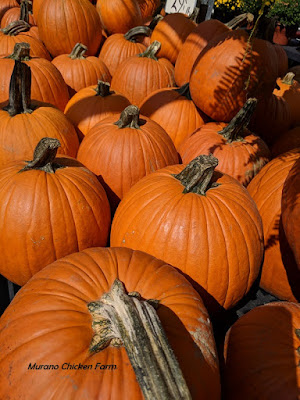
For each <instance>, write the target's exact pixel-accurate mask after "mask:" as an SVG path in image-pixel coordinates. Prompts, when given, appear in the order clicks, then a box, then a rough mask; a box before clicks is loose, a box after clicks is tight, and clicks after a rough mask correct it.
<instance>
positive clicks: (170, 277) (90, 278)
mask: <svg viewBox="0 0 300 400" xmlns="http://www.w3.org/2000/svg"><path fill="white" fill-rule="evenodd" d="M116 278H118V279H119V280H120V281H122V282H123V283H124V285H125V288H126V292H131V293H132V295H133V294H134V293H135V296H136V297H137V293H140V295H141V299H146V300H148V299H156V300H157V301H158V302H159V305H158V308H157V314H158V316H159V319H160V320H161V324H162V325H163V327H164V330H165V332H166V337H167V339H168V342H169V343H170V347H172V348H173V350H174V353H175V356H176V358H177V360H178V363H179V365H180V368H181V370H182V372H183V376H184V378H185V380H186V382H187V385H188V387H189V389H190V392H191V395H190V396H189V397H187V396H186V397H184V398H193V399H202V398H203V399H211V400H220V378H219V367H218V356H217V351H216V347H215V343H214V337H213V332H212V328H211V322H210V319H209V316H208V313H207V311H206V309H205V307H204V306H203V302H202V300H201V298H200V296H199V295H198V294H197V293H196V292H195V290H193V288H192V287H191V285H190V284H189V283H188V282H187V280H186V279H185V278H184V277H183V276H182V275H181V274H180V273H179V272H178V271H176V270H175V269H174V268H172V267H171V266H170V265H167V264H166V263H164V262H163V261H161V260H157V259H155V258H154V257H152V256H150V255H148V254H145V253H142V252H139V251H132V250H130V249H114V248H93V249H87V250H84V251H82V252H80V253H75V254H72V255H70V256H67V257H65V258H63V259H61V260H58V261H56V262H55V263H53V264H51V265H49V266H48V267H46V268H44V269H43V270H42V271H40V272H39V273H38V274H36V275H35V276H34V277H33V278H32V279H31V281H30V282H28V284H27V285H26V286H24V287H23V288H22V289H21V290H20V291H19V292H18V294H17V295H16V297H15V298H14V300H13V302H12V303H11V304H10V306H9V307H8V308H7V310H6V311H5V313H4V314H3V316H2V317H1V321H0V351H1V356H0V380H1V382H3V383H2V385H1V387H0V397H1V398H3V399H4V398H5V397H7V396H11V397H13V398H15V399H16V398H18V397H22V396H23V394H24V391H26V396H27V397H29V398H34V397H35V396H36V395H37V394H38V396H39V398H51V396H53V393H55V396H56V398H57V399H58V398H59V397H61V398H64V399H65V400H82V399H83V398H84V396H85V397H87V398H88V399H103V400H104V399H112V400H120V399H125V398H128V399H136V400H142V399H144V398H145V397H144V396H143V395H142V392H141V389H140V388H139V386H138V383H137V378H136V376H135V373H134V371H133V368H132V367H131V366H130V360H129V357H128V355H127V354H126V350H125V348H124V345H123V342H120V340H119V341H117V340H114V339H113V338H112V340H111V341H106V343H105V344H104V346H103V348H102V349H97V348H95V347H94V346H93V344H94V343H95V342H96V343H97V336H96V335H95V332H96V330H97V321H98V322H99V317H98V318H97V314H96V313H95V312H93V311H92V310H93V308H94V309H95V307H96V306H97V305H98V304H99V303H100V301H101V300H102V299H103V300H104V299H105V296H104V295H105V294H107V293H108V291H109V290H110V288H111V286H112V284H113V282H114V281H115V279H116ZM157 282H159V285H157ZM106 297H107V295H106ZM128 297H129V296H128ZM131 298H133V297H131ZM134 300H135V303H136V301H137V299H134ZM152 303H153V302H152ZM139 304H141V302H139ZM92 307H93V308H92ZM152 309H153V307H152V308H151V310H152ZM25 320H26V321H27V323H26V326H24V321H25ZM102 320H103V319H102ZM98 326H99V325H98ZM127 326H128V325H127V324H126V325H125V327H127ZM134 333H136V331H134ZM33 337H34V338H35V339H34V340H32V339H33ZM71 339H72V340H71ZM45 341H46V342H47V345H46V346H45ZM161 341H163V340H160V339H157V338H156V340H155V343H159V342H161ZM107 342H108V343H107ZM109 343H110V345H107V344H109ZM121 343H122V344H121ZM134 347H135V346H134ZM37 348H38V354H36V353H35V352H36V351H37ZM141 350H142V349H141ZM131 354H132V353H131ZM152 354H153V353H152ZM138 358H139V359H141V358H142V354H140V355H138ZM167 362H168V361H165V365H166V364H167ZM35 363H36V365H38V366H39V365H45V364H53V365H58V369H57V370H46V369H44V368H40V369H39V370H35V369H28V366H29V364H31V366H33V365H34V364H35ZM63 364H64V367H62V365H63ZM79 364H81V365H87V366H88V365H91V368H88V367H87V370H83V369H78V368H76V369H75V368H74V369H73V368H72V366H73V365H77V366H78V365H79ZM106 365H107V366H112V367H111V368H110V367H107V368H105V366H106ZM114 365H116V368H115V369H113V370H112V368H113V366H114ZM9 371H11V372H9ZM165 371H166V368H164V367H162V372H163V373H164V372H165ZM23 373H24V375H23ZM9 374H10V375H9ZM7 376H10V379H6V378H5V377H7ZM20 376H22V377H23V378H22V379H21V380H20ZM124 376H126V379H124ZM83 377H84V379H83ZM157 380H158V379H157V377H156V378H155V379H154V382H155V383H156V382H157ZM17 381H18V382H19V383H18V385H16V384H15V382H17ZM29 382H30V384H29ZM61 382H63V384H62V385H61ZM174 386H175V385H174ZM151 398H153V399H154V398H157V397H151ZM161 398H163V397H161ZM164 398H172V396H167V397H164ZM173 398H174V397H173ZM175 398H177V399H178V398H180V396H178V397H175Z"/></svg>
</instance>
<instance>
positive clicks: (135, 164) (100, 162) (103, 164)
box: [77, 105, 178, 212]
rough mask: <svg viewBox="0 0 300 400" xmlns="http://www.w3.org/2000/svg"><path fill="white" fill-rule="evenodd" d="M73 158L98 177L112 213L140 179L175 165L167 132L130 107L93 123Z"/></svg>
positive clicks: (172, 149) (175, 161)
mask: <svg viewBox="0 0 300 400" xmlns="http://www.w3.org/2000/svg"><path fill="white" fill-rule="evenodd" d="M77 159H78V160H79V161H80V162H82V163H83V164H84V165H85V166H86V167H87V168H89V169H90V170H91V171H92V172H94V174H96V175H97V176H99V178H100V182H101V183H103V186H104V188H105V189H106V193H107V196H108V199H109V201H110V205H111V209H112V211H113V212H114V211H115V209H116V207H117V205H118V204H119V202H120V200H121V199H122V198H123V197H124V195H125V194H126V193H127V192H128V191H129V189H130V188H131V187H132V186H133V185H134V184H135V183H136V182H138V181H139V180H140V179H141V178H143V177H144V176H145V175H148V174H150V173H152V172H153V171H156V170H157V169H160V168H163V167H166V166H167V165H171V164H176V163H178V155H177V151H176V149H175V147H174V145H173V143H172V140H171V139H170V138H169V136H168V135H167V133H166V132H165V131H164V130H163V129H162V128H161V127H160V126H159V125H158V124H157V123H156V122H154V121H152V120H151V119H149V118H147V117H145V116H144V115H139V109H138V107H136V106H132V105H131V106H128V107H126V108H125V110H124V111H123V112H122V113H121V115H120V118H119V119H118V118H116V116H111V117H107V118H105V119H103V120H102V121H101V122H99V123H98V124H96V125H95V126H94V127H93V128H92V129H91V130H90V131H89V132H88V134H87V135H86V136H85V137H84V139H83V141H82V143H81V144H80V147H79V150H78V155H77Z"/></svg>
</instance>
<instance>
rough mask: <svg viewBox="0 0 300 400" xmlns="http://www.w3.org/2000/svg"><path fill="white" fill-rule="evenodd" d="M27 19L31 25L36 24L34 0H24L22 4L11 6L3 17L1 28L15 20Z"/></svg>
mask: <svg viewBox="0 0 300 400" xmlns="http://www.w3.org/2000/svg"><path fill="white" fill-rule="evenodd" d="M18 20H21V21H25V22H27V23H28V24H29V25H31V26H32V25H36V23H35V19H34V17H33V15H32V2H31V1H29V0H22V1H21V3H20V6H18V7H13V8H10V9H9V10H7V11H6V13H5V14H4V15H3V18H2V19H1V28H5V27H6V26H7V25H9V24H10V23H11V22H13V21H18Z"/></svg>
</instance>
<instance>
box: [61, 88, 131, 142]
mask: <svg viewBox="0 0 300 400" xmlns="http://www.w3.org/2000/svg"><path fill="white" fill-rule="evenodd" d="M129 105H130V101H129V100H128V99H127V98H126V97H125V96H123V95H121V94H119V93H116V92H114V91H111V90H110V85H109V84H107V83H104V82H99V84H98V85H97V86H89V87H87V88H85V89H81V90H80V91H79V92H77V93H76V94H75V95H74V96H73V97H72V98H71V99H70V101H69V102H68V104H67V105H66V108H65V115H66V117H67V118H68V119H69V120H70V121H71V122H72V123H73V125H74V126H75V127H76V129H77V132H78V135H79V137H80V138H83V137H84V136H85V135H86V134H87V133H88V131H89V130H90V129H92V127H93V126H94V125H96V124H97V123H98V122H100V121H102V120H103V119H104V118H106V117H109V116H111V115H114V114H120V113H121V112H122V111H123V110H124V108H126V107H127V106H129Z"/></svg>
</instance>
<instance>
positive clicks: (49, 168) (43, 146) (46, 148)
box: [19, 137, 60, 173]
mask: <svg viewBox="0 0 300 400" xmlns="http://www.w3.org/2000/svg"><path fill="white" fill-rule="evenodd" d="M59 147H60V141H59V140H58V139H53V138H49V137H45V138H43V139H41V140H40V141H39V143H38V144H37V146H36V148H35V150H34V153H33V160H32V161H28V162H27V165H26V166H25V167H24V168H23V169H21V171H19V172H24V171H28V170H32V169H39V170H42V171H45V172H48V173H54V172H55V171H56V169H57V168H58V167H60V166H59V165H57V164H55V163H54V162H53V161H54V159H55V157H56V153H57V149H58V148H59Z"/></svg>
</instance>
